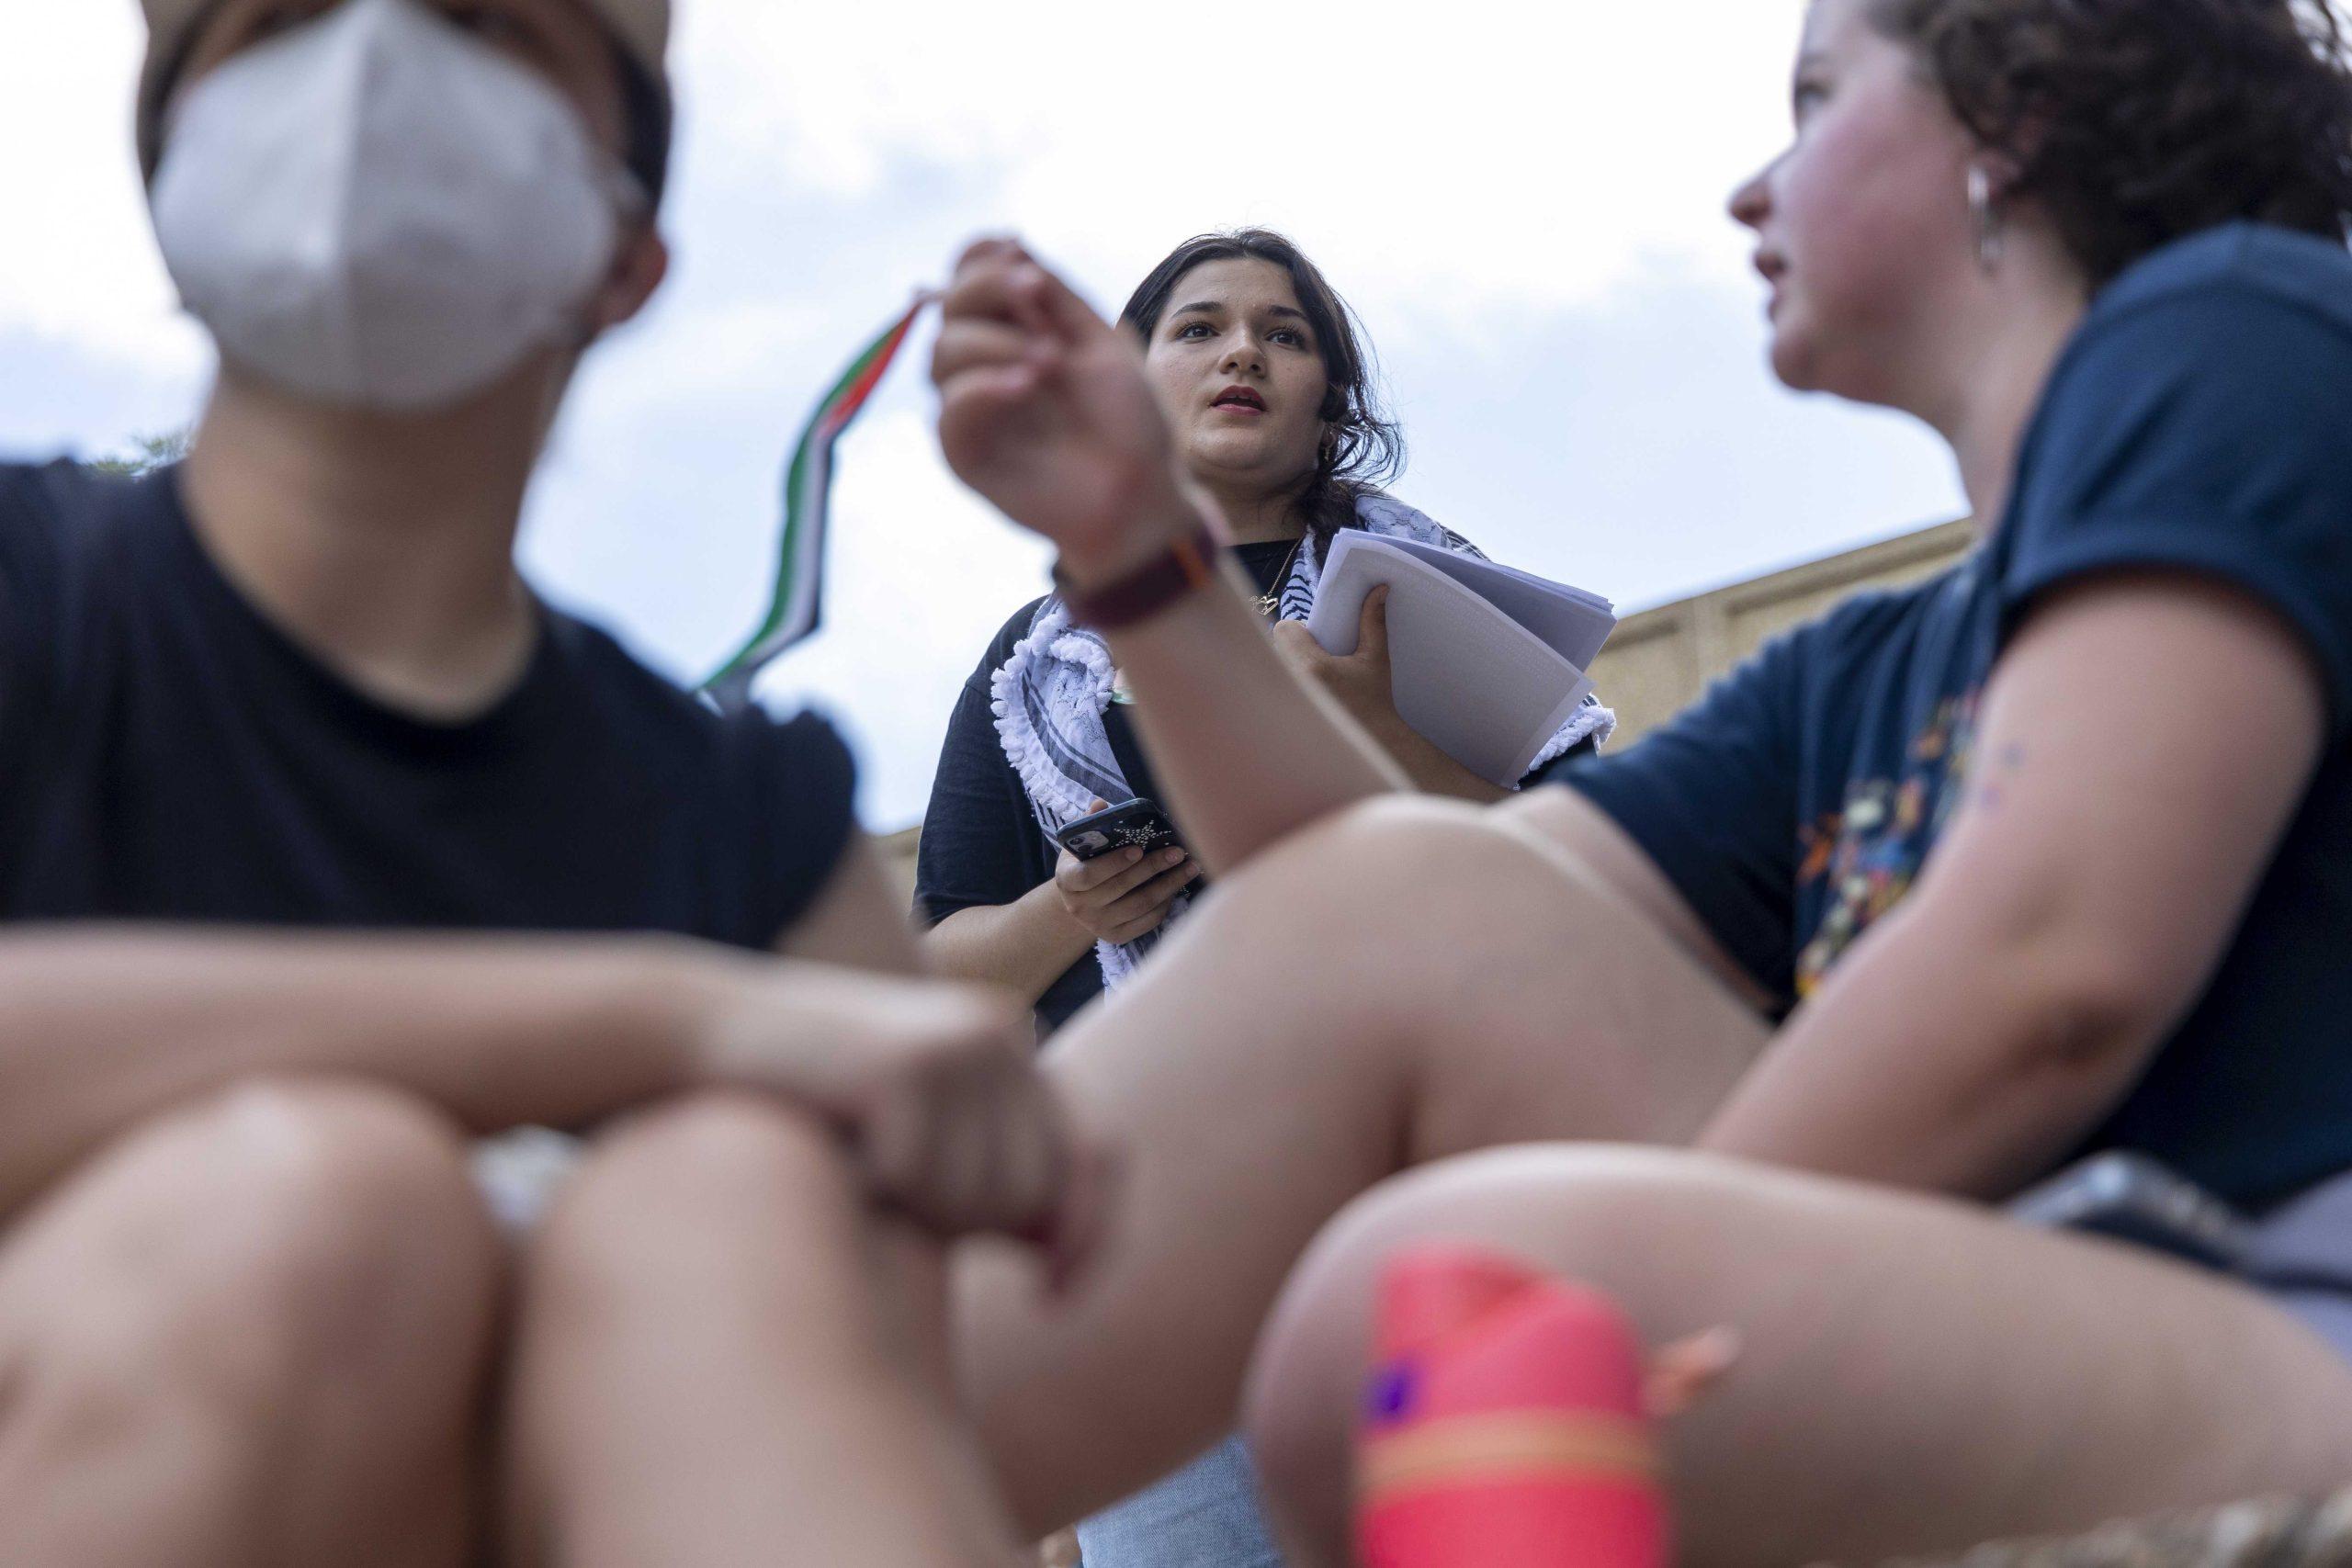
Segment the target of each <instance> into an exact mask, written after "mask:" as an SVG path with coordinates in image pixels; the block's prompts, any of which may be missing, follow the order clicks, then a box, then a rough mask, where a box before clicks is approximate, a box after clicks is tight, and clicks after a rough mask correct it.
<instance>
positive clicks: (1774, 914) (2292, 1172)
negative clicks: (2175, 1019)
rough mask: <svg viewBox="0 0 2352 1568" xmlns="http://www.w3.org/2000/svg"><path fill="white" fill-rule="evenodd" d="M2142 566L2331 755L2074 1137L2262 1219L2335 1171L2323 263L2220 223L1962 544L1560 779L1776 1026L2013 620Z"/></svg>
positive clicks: (2335, 971) (2349, 1022) (2123, 306)
mask: <svg viewBox="0 0 2352 1568" xmlns="http://www.w3.org/2000/svg"><path fill="white" fill-rule="evenodd" d="M2151 566H2157V567H2168V568H2176V569H2181V570H2189V571H2194V572H2198V573H2202V574H2207V575H2210V576H2212V577H2215V578H2219V579H2221V580H2222V581H2227V582H2229V583H2232V584H2233V585H2234V586H2236V587H2237V588H2239V589H2240V590H2242V591H2244V592H2248V593H2251V594H2254V595H2255V596H2256V597H2257V598H2259V599H2260V600H2262V601H2263V602H2264V603H2266V604H2269V605H2270V606H2271V607H2272V608H2273V609H2275V610H2276V611H2277V612H2278V614H2279V615H2281V616H2283V617H2284V618H2285V620H2286V621H2287V622H2288V623H2289V624H2290V626H2293V627H2294V628H2295V629H2296V630H2297V631H2298V632H2299V633H2301V636H2302V637H2303V638H2304V640H2305V641H2306V642H2307V643H2308V645H2309V646H2310V648H2311V650H2312V654H2313V655H2314V656H2315V657H2316V659H2317V660H2318V663H2319V666H2320V668H2321V670H2322V671H2323V673H2324V677H2325V682H2326V691H2327V705H2328V744H2327V749H2326V753H2325V756H2324V761H2323V762H2322V764H2321V767H2320V769H2319V772H2318V774H2317V776H2316V778H2315V779H2314V780H2313V782H2312V786H2311V789H2310V793H2309V794H2308V795H2306V796H2305V797H2304V799H2303V801H2302V803H2301V807H2300V808H2299V810H2298V812H2297V814H2296V817H2295V819H2294V822H2293V825H2292V826H2291V827H2290V829H2289V831H2288V833H2287V836H2286V838H2285V840H2284V841H2283V842H2282V843H2281V845H2280V846H2279V849H2278V855H2277V858H2276V859H2275V860H2274V861H2273V862H2272V863H2271V865H2270V867H2269V869H2268V871H2267V874H2265V875H2264V877H2263V879H2262V882H2261V886H2260V887H2259V888H2258V889H2257V891H2256V895H2255V897H2254V901H2253V904H2252V906H2251V907H2250V908H2248V909H2247V911H2246V913H2245V919H2243V920H2242V921H2241V922H2240V924H2239V926H2238V930H2237V933H2236V935H2235V936H2234V937H2233V940H2232V942H2231V943H2230V948H2229V951H2228V953H2226V955H2225V956H2224V957H2223V959H2222V964H2221V968H2220V970H2219V972H2218V973H2217V974H2216V975H2215V976H2214V978H2213V981H2212V984H2211V986H2210V987H2208V988H2207V990H2206V992H2205V994H2204V996H2203V997H2202V998H2200V999H2199V1002H2198V1003H2197V1004H2196V1007H2195V1009H2194V1010H2193V1011H2192V1012H2191V1013H2190V1014H2189V1015H2188V1018H2187V1020H2186V1021H2184V1022H2183V1023H2182V1024H2181V1026H2180V1028H2179V1029H2178V1031H2177V1032H2176V1033H2175V1034H2174V1035H2173V1037H2172V1038H2171V1040H2170V1041H2168V1042H2167V1043H2165V1046H2164V1047H2163V1049H2162V1051H2161V1053H2160V1054H2159V1055H2157V1056H2156V1057H2155V1059H2154V1062H2153V1064H2152V1065H2151V1066H2150V1067H2149V1069H2148V1071H2147V1073H2146V1075H2145V1076H2144V1077H2143V1078H2142V1079H2141V1081H2140V1082H2139V1084H2138V1085H2137V1086H2136V1087H2135V1088H2134V1089H2132V1091H2131V1094H2130V1096H2129V1097H2128V1099H2127V1100H2125V1101H2124V1103H2123V1104H2122V1105H2121V1107H2120V1109H2118V1110H2117V1111H2116V1112H2115V1113H2114V1115H2113V1116H2112V1117H2111V1118H2110V1119H2109V1121H2108V1122H2107V1123H2106V1124H2105V1125H2104V1126H2102V1127H2100V1128H2098V1130H2097V1131H2096V1132H2095V1133H2094V1134H2092V1136H2091V1137H2090V1138H2089V1139H2088V1140H2087V1141H2086V1145H2084V1147H2085V1149H2086V1150H2087V1149H2106V1148H2132V1149H2138V1150H2142V1151H2144V1152H2146V1153H2149V1154H2151V1155H2154V1156H2156V1157H2158V1158H2160V1159H2163V1160H2165V1161H2166V1162H2167V1163H2169V1164H2171V1165H2172V1166H2174V1167H2175V1168H2178V1169H2180V1170H2182V1171H2184V1172H2185V1173H2187V1174H2188V1176H2190V1177H2192V1178H2193V1179H2196V1180H2198V1181H2199V1182H2201V1183H2202V1184H2204V1185H2205V1186H2206V1187H2208V1188H2210V1189H2211V1190H2214V1191H2216V1192H2218V1193H2220V1194H2222V1196H2223V1197H2225V1198H2229V1199H2232V1200H2234V1201H2239V1202H2242V1203H2245V1204H2247V1205H2250V1206H2257V1207H2258V1206H2261V1205H2264V1204H2267V1203H2269V1202H2273V1201H2277V1200H2279V1199H2281V1198H2284V1197H2286V1196H2289V1195H2291V1194H2292V1193H2294V1192H2295V1191H2297V1190H2301V1189H2302V1188H2305V1187H2307V1186H2309V1185H2311V1184H2312V1183H2313V1182H2315V1181H2317V1180H2320V1179H2324V1178H2326V1177H2328V1176H2331V1175H2333V1174H2335V1172H2338V1171H2341V1170H2345V1169H2346V1168H2352V255H2347V254H2346V252H2345V250H2344V248H2343V247H2341V246H2339V245H2334V244H2329V243H2325V242H2323V241H2320V240H2316V239H2312V238H2310V237H2307V236H2304V235H2301V234H2292V233H2289V232H2286V231H2280V230H2276V229H2269V228H2264V227H2259V226H2254V225H2245V224H2240V225H2233V226H2230V227H2228V228H2224V229H2221V230H2217V231H2211V232H2209V233H2206V234H2203V235H2200V236H2198V237H2196V238H2193V239H2190V240H2187V241H2184V242H2181V243H2178V244H2176V245H2173V246H2171V247H2169V248H2167V249H2166V250H2165V251H2162V252H2160V253H2158V254H2156V255H2154V256H2153V257H2151V258H2149V259H2147V260H2146V261H2143V263H2141V264H2140V265H2138V266H2137V267H2135V268H2133V269H2132V270H2131V272H2129V273H2127V274H2125V275H2124V276H2122V277H2121V278H2120V279H2119V280H2117V281H2116V282H2115V283H2114V284H2113V285H2111V286H2110V287H2109V288H2108V289H2107V290H2105V291H2104V292H2103V293H2102V294H2101V295H2100V296H2099V298H2098V299H2097V300H2096V301H2095V302H2094V304H2093V306H2092V309H2091V311H2090V313H2089V315H2088V317H2087V319H2086V321H2085V322H2084V324H2083V326H2082V327H2081V329H2080V330H2079V332H2078V333H2076V334H2075V339H2074V341H2073V342H2072V343H2071V344H2069V345H2068V347H2067V349H2066V351H2065V354H2064V356H2063V357H2062V358H2061V360H2060V362H2059V364H2058V367H2057V368H2056V370H2055V371H2054V372H2053V374H2052V378H2051V381H2050V385H2049V388H2048V390H2047V391H2046V392H2045V393H2044V395H2043V400H2042V404H2041V409H2040V411H2039V412H2037V414H2036V416H2035V418H2034V421H2033V423H2032V424H2031V426H2030V429H2029V431H2028V433H2027V435H2026V439H2025V443H2024V446H2023V448H2022V451H2021V453H2020V456H2019V459H2018V476H2017V483H2016V486H2015V493H2014V498H2013V500H2012V501H2011V502H2010V506H2009V512H2008V514H2007V517H2006V518H2004V519H2003V521H2002V523H2001V525H2000V527H1999V528H1998V529H1997V530H1996V532H1995V533H1994V535H1993V536H1991V537H1990V538H1989V539H1988V540H1987V541H1986V543H1985V546H1984V547H1983V548H1981V549H1980V550H1978V551H1977V552H1976V553H1975V554H1974V555H1973V556H1972V557H1971V558H1969V559H1968V560H1966V561H1965V562H1963V563H1962V565H1961V566H1959V567H1958V568H1956V569H1954V570H1951V572H1949V573H1946V574H1945V575H1943V576H1941V577H1939V578H1937V579H1935V580H1933V581H1929V582H1928V583H1926V584H1924V585H1923V586H1920V587H1917V588H1914V589H1911V590H1908V591H1906V592H1896V593H1883V594H1873V595H1870V596H1867V597H1865V598H1863V599H1860V600H1859V601H1857V602H1854V603H1851V604H1847V605H1846V606H1844V607H1842V608H1840V609H1838V611H1836V612H1834V613H1832V614H1831V615H1828V616H1827V617H1826V618H1825V619H1824V620H1822V621H1820V622H1818V623H1816V624H1815V625H1813V626H1807V627H1805V628H1804V629H1802V630H1800V631H1798V632H1796V633H1794V634H1792V635H1791V636H1789V637H1785V638H1783V639H1781V641H1779V642H1778V643H1776V644H1774V645H1773V646H1771V647H1770V648H1768V649H1765V651H1764V652H1763V653H1761V654H1760V655H1758V657H1757V659H1756V660H1753V661H1752V662H1750V663H1749V664H1747V666H1746V667H1744V668H1743V669H1741V670H1739V671H1736V672H1735V673H1734V674H1732V675H1731V676H1729V677H1728V678H1727V679H1725V680H1724V681H1723V682H1721V683H1719V684H1718V685H1716V686H1715V687H1714V689H1713V691H1712V692H1710V693H1709V694H1708V695H1707V696H1706V697H1705V698H1704V699H1703V700H1702V702H1701V703H1700V704H1699V705H1697V706H1696V707H1694V708H1692V709H1691V711H1689V712H1688V713H1687V714H1685V715H1684V716H1682V717H1680V718H1679V719H1678V720H1677V721H1675V722H1674V723H1673V724H1671V725H1669V726H1668V727H1667V728H1664V729H1662V730H1660V731H1658V732H1657V734H1655V735H1653V736H1651V737H1650V738H1648V739H1645V740H1644V741H1643V742H1642V743H1641V744H1640V745H1638V746H1636V747H1634V748H1633V749H1632V750H1629V751H1626V752H1624V753H1623V754H1621V755H1617V756H1613V757H1610V758H1606V759H1603V760H1600V761H1593V762H1589V763H1588V764H1586V765H1584V766H1582V767H1580V768H1578V769H1577V770H1574V771H1573V772H1571V773H1568V774H1567V775H1566V781H1567V782H1568V784H1570V785H1571V786H1572V787H1574V788H1577V789H1578V790H1581V791H1582V792H1583V793H1584V794H1586V795H1588V796H1589V797H1590V798H1591V799H1592V800H1593V801H1594V802H1595V803H1596V804H1598V805H1599V806H1600V807H1601V808H1602V809H1603V810H1605V811H1607V812H1608V813H1609V814H1610V815H1611V817H1612V818H1615V819H1616V820H1617V821H1618V822H1619V823H1620V824H1621V825H1622V826H1623V827H1624V828H1625V829H1627V830H1628V831H1629V832H1631V833H1632V835H1633V836H1634V838H1635V839H1636V840H1639V841H1640V842H1641V844H1642V845H1643V847H1644V848H1645V850H1647V852H1649V854H1650V856H1651V858H1652V859H1653V860H1655V861H1656V862H1657V864H1658V865H1659V866H1660V868H1662V869H1663V870H1664V871H1665V873H1666V874H1667V875H1668V877H1669V878H1670V879H1672V881H1673V882H1674V883H1675V885H1676V886H1678V887H1679V888H1680V890H1681V891H1682V894H1683V896H1684V897H1687V898H1688V899H1689V900H1690V902H1691V906H1692V908H1695V909H1696V910H1697V911H1698V912H1699V914H1700V915H1701V917H1702V919H1705V920H1706V922H1707V924H1708V925H1709V927H1710V928H1711V929H1712V930H1713V932H1714V934H1715V936H1716V937H1717V938H1718V939H1719V940H1720V941H1721V942H1723V944H1724V947H1725V948H1726V949H1727V950H1728V951H1729V952H1730V953H1732V954H1733V955H1734V956H1735V957H1736V959H1738V961H1739V962H1740V964H1742V965H1743V966H1744V967H1745V968H1746V969H1747V971H1748V972H1749V973H1750V974H1752V975H1753V976H1756V978H1757V979H1758V981H1760V982H1761V983H1763V984H1764V985H1765V986H1766V987H1769V988H1770V989H1771V990H1772V991H1773V992H1775V993H1776V994H1777V995H1779V996H1780V997H1781V998H1783V1001H1784V1002H1785V1003H1787V1004H1791V1005H1792V1004H1793V1003H1794V1002H1795V1001H1796V1000H1797V999H1799V998H1802V997H1803V996H1804V995H1805V994H1806V993H1807V992H1809V991H1810V990H1811V989H1812V988H1813V987H1815V985H1817V984H1818V983H1819V981H1820V980H1821V978H1822V976H1825V975H1826V974H1827V973H1828V971H1829V970H1830V968H1831V967H1832V966H1833V965H1834V964H1837V963H1838V959H1839V958H1840V957H1841V956H1842V955H1843V954H1844V953H1846V952H1847V951H1849V949H1850V947H1851V946H1852V944H1853V942H1855V940H1856V939H1857V938H1859V937H1860V935H1861V933H1862V932H1863V931H1866V930H1868V929H1869V927H1870V926H1871V922H1873V921H1874V920H1876V919H1880V918H1881V917H1883V916H1884V915H1885V914H1886V913H1888V912H1889V911H1890V910H1892V909H1893V908H1894V907H1895V906H1896V905H1897V904H1899V903H1900V902H1901V901H1902V899H1903V897H1905V894H1906V893H1907V892H1908V891H1909V889H1910V887H1911V885H1912V882H1913V880H1914V878H1915V877H1916V876H1917V874H1918V872H1919V869H1920V867H1921V865H1922V864H1923V863H1925V861H1926V860H1927V857H1928V854H1929V852H1931V851H1932V850H1933V849H1934V847H1935V844H1936V841H1937V839H1938V837H1939V833H1940V832H1941V829H1942V828H1943V826H1944V823H1945V821H1946V818H1948V816H1949V814H1950V813H1951V810H1952V809H1953V807H1955V806H1956V805H1957V803H1958V801H1959V799H1960V796H1961V794H1962V783H1963V781H1964V779H1965V777H1966V774H1967V771H1968V765H1969V762H1970V760H1971V754H1972V750H1973V748H1972V738H1973V734H1974V729H1975V719H1976V705H1977V701H1978V696H1979V694H1980V693H1982V691H1983V690H1984V687H1985V682H1986V680H1987V679H1988V677H1989V676H1990V674H1991V672H1992V670H1993V667H1994V664H1995V661H1996V660H1997V659H1998V658H1999V656H2000V653H2001V650H2002V648H2003V646H2004V643H2005V640H2006V638H2007V635H2008V633H2009V632H2010V630H2011V629H2012V628H2013V627H2014V626H2016V625H2017V623H2018V618H2019V613H2020V612H2021V611H2022V610H2023V609H2024V608H2025V607H2026V606H2028V605H2029V604H2031V603H2032V602H2033V601H2034V599H2035V598H2036V597H2037V596H2039V595H2041V594H2042V593H2045V592H2049V591H2050V590H2051V589H2052V587H2054V586H2056V585H2057V584H2060V583H2063V582H2065V581H2069V580H2072V579H2076V578H2080V577H2083V576H2086V575H2088V574H2093V573H2098V572H2102V571H2112V570H2119V569H2131V568H2144V567H2151ZM2149 677H2150V679H2152V680H2158V679H2161V678H2162V672H2161V671H2150V672H2149ZM2180 743H2181V744H2182V745H2183V746H2227V745H2228V744H2229V743H2230V740H2229V730H2228V715H2227V714H2218V715H2216V714H2203V713H2184V714H2182V715H2181V716H2180ZM2180 830H2181V831H2182V832H2184V833H2196V832H2202V831H2205V830H2206V829H2205V827H2204V826H2203V825H2202V824H2199V823H2194V822H2184V823H2182V824H2181V825H2180ZM2077 1152H2081V1151H2077Z"/></svg>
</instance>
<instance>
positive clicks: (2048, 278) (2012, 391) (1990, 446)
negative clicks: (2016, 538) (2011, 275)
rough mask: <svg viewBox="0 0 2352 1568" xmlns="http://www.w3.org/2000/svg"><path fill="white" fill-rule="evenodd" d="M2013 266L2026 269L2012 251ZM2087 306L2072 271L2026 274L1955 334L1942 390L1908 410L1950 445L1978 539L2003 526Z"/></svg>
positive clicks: (1991, 296) (1992, 295)
mask: <svg viewBox="0 0 2352 1568" xmlns="http://www.w3.org/2000/svg"><path fill="white" fill-rule="evenodd" d="M2011 260H2012V263H2013V264H2014V265H2019V266H2020V270H2021V271H2026V269H2028V268H2030V262H2029V261H2026V260H2025V259H2024V258H2019V257H2017V256H2016V255H2015V254H2014V253H2013V254H2012V258H2011ZM2088 303H2089V297H2088V290H2087V288H2085V287H2084V285H2083V284H2082V282H2081V280H2080V277H2079V276H2078V275H2075V273H2074V271H2073V268H2072V267H2071V265H2067V266H2063V267H2043V268H2040V269H2034V270H2032V271H2027V274H2026V276H2021V277H2020V278H2019V279H2018V281H2017V282H2016V283H2015V284H2014V285H2012V286H2010V287H2007V288H1996V289H1993V290H1989V291H1988V293H1987V295H1986V299H1985V310H1983V311H1980V312H1978V313H1977V316H1978V319H1977V321H1975V322H1974V330H1973V331H1960V332H1956V333H1954V335H1953V338H1952V340H1951V341H1952V343H1953V344H1954V345H1955V346H1954V349H1953V351H1952V353H1951V356H1950V358H1949V359H1948V361H1947V363H1948V365H1949V366H1950V367H1951V373H1950V374H1948V375H1947V376H1945V377H1943V378H1941V379H1942V386H1941V388H1940V389H1939V390H1937V391H1936V392H1934V393H1931V394H1930V395H1928V396H1927V397H1924V398H1922V399H1920V400H1917V406H1916V407H1915V408H1914V409H1913V411H1912V412H1916V413H1917V414H1919V416H1920V417H1921V418H1923V419H1925V420H1926V421H1927V422H1928V424H1930V425H1932V426H1933V427H1934V428H1935V429H1936V431H1937V432H1938V433H1939V434H1941V435H1942V436H1943V438H1944V440H1945V441H1946V442H1947V443H1948V444H1949V445H1950V446H1951V449H1952V455H1953V457H1955V458H1956V459H1957V460H1958V462H1959V465H1960V480H1961V486H1962V490H1964V491H1966V493H1967V496H1968V504H1969V508H1970V511H1971V512H1972V513H1973V515H1974V517H1975V519H1976V528H1977V533H1978V535H1979V536H1984V535H1985V534H1989V533H1990V532H1991V531H1992V530H1993V529H1995V528H1996V527H1998V526H1999V525H2000V521H2001V517H2002V514H2003V513H2004V512H2005V511H2006V510H2007V506H2008V502H2009V487H2010V486H2011V484H2012V483H2013V482H2014V481H2015V479H2016V476H2017V462H2018V446H2020V445H2021V444H2022V443H2023V441H2024V439H2025V429H2026V424H2027V423H2028V422H2029V421H2030V420H2031V419H2032V417H2033V412H2034V410H2035V408H2036V407H2037V406H2038V405H2039V404H2040V402H2041V393H2042V389H2043V388H2044V387H2046V386H2047V385H2048V383H2049V380H2050V374H2051V371H2052V369H2053V368H2054V367H2056V365H2057V361H2058V355H2060V353H2061V352H2063V351H2064V348H2065V346H2066V343H2067V340H2068V339H2070V338H2072V337H2073V336H2074V334H2075V328H2077V327H2078V326H2080V325H2081V324H2082V319H2083V312H2084V310H2086V308H2087V306H2088Z"/></svg>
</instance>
